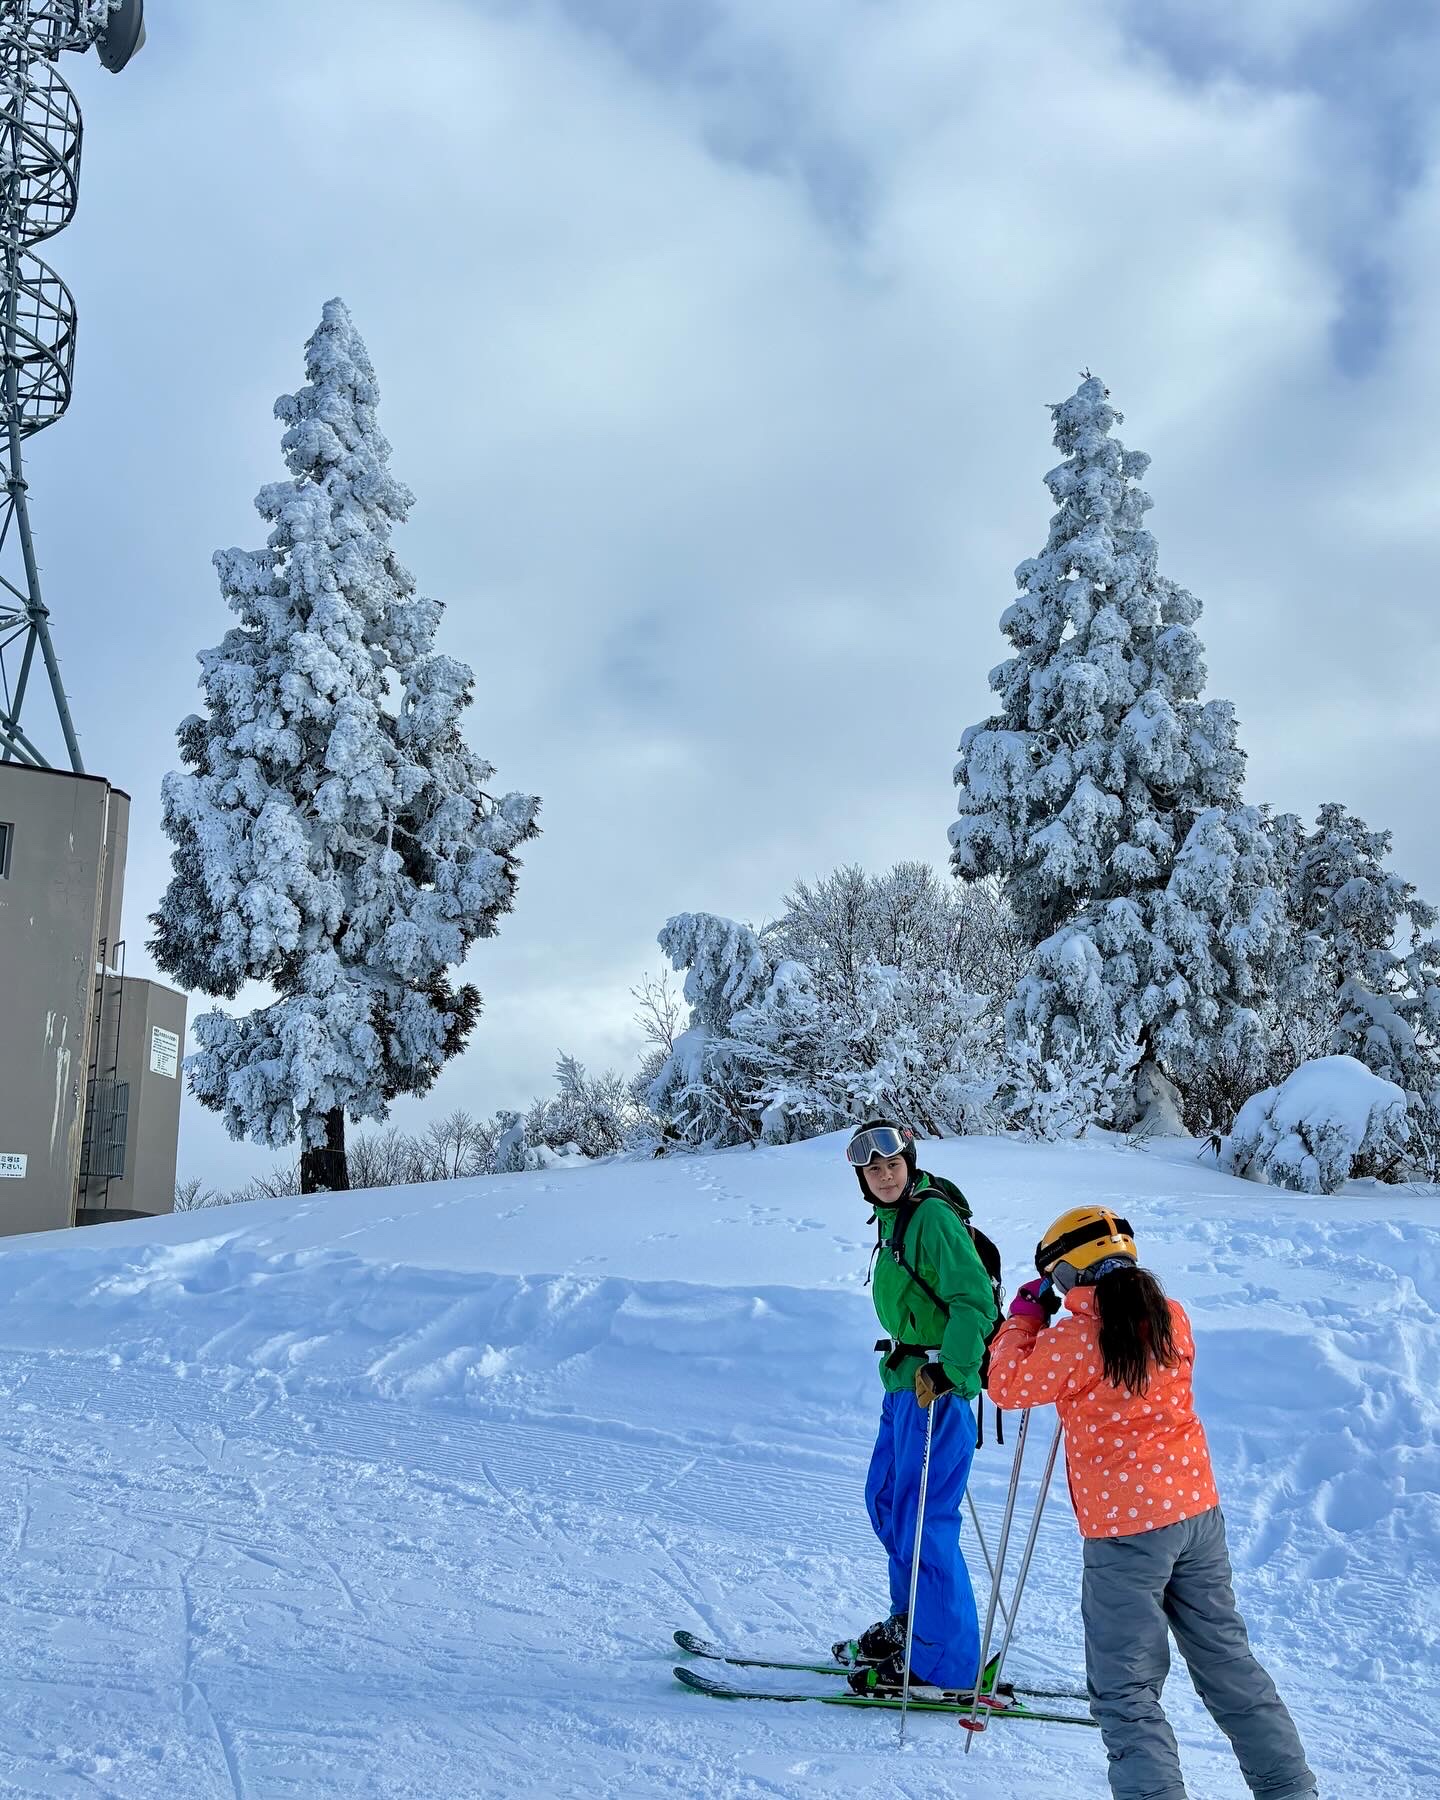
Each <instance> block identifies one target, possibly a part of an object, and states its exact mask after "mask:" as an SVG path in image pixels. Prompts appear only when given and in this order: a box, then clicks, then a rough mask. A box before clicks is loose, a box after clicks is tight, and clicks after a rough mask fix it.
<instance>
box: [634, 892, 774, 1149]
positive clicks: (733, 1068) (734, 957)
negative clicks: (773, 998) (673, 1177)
mask: <svg viewBox="0 0 1440 1800" xmlns="http://www.w3.org/2000/svg"><path fill="white" fill-rule="evenodd" d="M659 942H660V948H661V949H662V950H663V951H664V952H665V954H666V955H667V956H668V957H669V958H670V962H671V965H672V966H673V967H674V968H675V969H677V970H684V972H685V990H684V991H685V1000H686V1004H687V1005H688V1006H689V1008H690V1017H689V1022H688V1024H687V1026H686V1029H685V1030H684V1031H682V1032H681V1033H680V1035H679V1036H678V1037H677V1038H676V1039H675V1041H674V1047H673V1048H672V1050H671V1051H670V1054H669V1055H668V1056H667V1057H666V1059H665V1062H664V1064H663V1066H662V1067H661V1069H660V1073H659V1074H658V1075H657V1076H656V1077H655V1080H654V1082H653V1083H652V1085H651V1088H650V1093H649V1096H648V1100H649V1104H650V1106H651V1107H652V1108H653V1109H654V1111H655V1112H656V1113H658V1114H659V1115H660V1116H661V1118H663V1119H665V1120H667V1121H668V1122H669V1123H670V1124H671V1126H672V1127H673V1129H674V1130H675V1132H676V1134H677V1135H678V1136H679V1137H680V1138H681V1139H682V1140H683V1141H684V1142H685V1143H688V1144H691V1145H693V1146H694V1147H695V1148H696V1149H708V1150H715V1149H720V1148H723V1147H724V1146H725V1145H727V1144H748V1143H753V1142H754V1141H755V1138H756V1137H757V1135H758V1133H759V1123H758V1120H757V1118H756V1116H755V1113H754V1110H753V1108H752V1106H751V1104H750V1102H751V1098H752V1083H751V1081H750V1078H749V1075H748V1072H747V1070H746V1067H745V1065H744V1062H743V1059H742V1058H741V1057H740V1056H739V1055H738V1053H737V1048H736V1045H735V1042H734V1039H733V1035H732V1029H731V1027H732V1021H733V1019H734V1016H735V1014H736V1013H737V1012H739V1011H740V1010H741V1009H742V1008H744V1007H747V1006H749V1005H750V1004H751V1002H752V1001H754V1000H757V999H759V997H760V996H761V994H763V993H764V991H765V988H766V986H767V985H768V983H769V980H770V974H771V964H770V959H769V957H768V955H767V954H766V951H765V947H764V945H763V944H762V943H761V942H760V939H759V938H758V937H757V936H756V934H755V932H753V931H752V930H751V929H750V927H749V926H748V925H741V924H739V923H737V922H736V921H735V920H734V919H724V918H720V917H718V916H717V915H716V914H714V913H679V914H677V915H676V916H675V917H674V918H673V919H670V920H669V921H668V922H667V923H666V926H665V929H664V930H663V931H662V932H661V933H660V938H659Z"/></svg>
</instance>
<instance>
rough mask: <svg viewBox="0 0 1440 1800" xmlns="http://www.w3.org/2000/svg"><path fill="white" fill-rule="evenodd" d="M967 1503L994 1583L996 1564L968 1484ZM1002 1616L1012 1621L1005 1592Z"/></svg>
mask: <svg viewBox="0 0 1440 1800" xmlns="http://www.w3.org/2000/svg"><path fill="white" fill-rule="evenodd" d="M965 1504H966V1505H967V1506H968V1507H969V1508H970V1523H971V1524H972V1525H973V1526H974V1527H975V1536H976V1538H977V1540H978V1541H979V1544H980V1554H981V1555H982V1556H983V1557H984V1558H985V1573H986V1574H987V1575H988V1576H989V1577H990V1580H991V1583H992V1585H993V1583H994V1580H995V1565H994V1563H993V1562H992V1561H991V1560H990V1546H989V1545H988V1544H987V1543H986V1542H985V1533H984V1532H983V1531H982V1530H981V1528H980V1514H979V1512H978V1510H977V1509H976V1506H975V1496H974V1495H973V1494H972V1493H971V1492H970V1489H969V1487H968V1486H967V1487H966V1489H965ZM1000 1617H1001V1618H1002V1619H1003V1620H1004V1621H1005V1623H1006V1624H1007V1625H1008V1624H1009V1623H1010V1609H1009V1607H1008V1606H1006V1604H1005V1596H1004V1595H1003V1594H1002V1595H1001V1596H1000Z"/></svg>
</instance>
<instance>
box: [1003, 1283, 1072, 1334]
mask: <svg viewBox="0 0 1440 1800" xmlns="http://www.w3.org/2000/svg"><path fill="white" fill-rule="evenodd" d="M1059 1310H1060V1303H1059V1301H1058V1300H1057V1299H1056V1297H1055V1290H1054V1288H1053V1287H1052V1286H1051V1285H1050V1283H1049V1282H1048V1281H1044V1280H1036V1281H1027V1282H1026V1283H1025V1285H1024V1287H1022V1288H1021V1289H1020V1291H1019V1292H1018V1293H1017V1294H1016V1296H1015V1298H1014V1299H1013V1300H1012V1301H1011V1302H1010V1317H1011V1318H1012V1319H1033V1320H1034V1321H1035V1323H1036V1324H1037V1325H1048V1324H1049V1323H1050V1321H1051V1320H1052V1319H1053V1318H1054V1317H1055V1315H1056V1313H1057V1312H1059Z"/></svg>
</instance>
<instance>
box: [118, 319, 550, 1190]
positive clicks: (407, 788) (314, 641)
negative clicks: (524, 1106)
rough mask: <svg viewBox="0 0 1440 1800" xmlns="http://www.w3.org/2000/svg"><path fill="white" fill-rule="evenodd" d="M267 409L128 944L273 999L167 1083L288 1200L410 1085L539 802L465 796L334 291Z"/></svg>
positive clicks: (324, 1178)
mask: <svg viewBox="0 0 1440 1800" xmlns="http://www.w3.org/2000/svg"><path fill="white" fill-rule="evenodd" d="M305 373H306V378H307V379H306V385H305V386H304V387H303V388H301V389H300V391H299V392H298V393H296V394H286V395H282V396H281V398H280V399H279V400H278V401H277V402H276V405H275V412H276V416H277V417H278V418H279V419H280V420H281V421H282V422H283V423H284V425H285V427H286V430H285V432H284V436H283V438H282V440H281V444H282V449H283V451H284V455H285V460H286V463H287V465H288V467H289V470H290V477H291V478H290V479H289V480H288V481H280V482H275V483H273V484H271V485H269V486H267V487H265V488H263V489H262V490H261V492H260V494H259V495H258V496H257V498H256V503H255V504H256V507H257V510H258V511H259V513H260V515H261V517H262V518H263V519H264V520H265V521H266V523H267V524H268V525H269V526H270V527H271V531H270V536H269V538H268V540H267V542H266V545H265V547H264V549H261V550H253V551H243V550H227V551H221V552H218V553H217V555H216V557H215V564H216V568H217V569H218V571H219V575H220V584H221V590H222V593H223V594H224V597H225V601H226V604H227V605H228V606H229V607H230V609H231V611H232V612H233V613H234V614H235V615H236V623H235V624H234V625H233V626H232V627H231V629H230V630H229V631H228V632H227V633H226V634H225V637H224V639H223V640H222V642H221V643H220V644H219V646H218V647H217V648H215V649H213V650H208V651H204V652H202V654H201V656H200V659H199V660H200V664H201V670H202V676H201V686H202V689H203V692H204V695H205V701H206V711H205V713H204V714H203V715H200V716H192V717H190V718H187V719H186V720H185V721H184V722H183V723H182V724H181V726H180V730H179V740H180V748H181V754H182V756H183V758H184V761H185V764H186V770H185V772H183V773H177V774H172V775H170V776H168V777H167V778H166V781H165V784H164V804H165V826H166V830H167V831H168V832H169V834H170V836H171V838H172V839H173V840H174V844H175V848H174V852H173V862H174V870H175V873H174V876H173V878H172V880H171V882H170V885H169V888H168V889H167V891H166V893H165V896H164V898H163V900H162V902H161V906H160V910H159V911H158V912H157V913H155V914H154V915H153V923H154V926H155V936H154V938H153V939H152V941H151V949H152V951H153V953H154V955H155V959H156V961H157V962H158V963H159V965H160V967H161V968H163V969H164V970H166V971H167V972H168V973H169V974H171V975H173V976H174V977H175V978H176V979H177V980H178V981H180V982H182V983H183V984H184V985H185V986H186V987H190V988H201V989H203V990H204V991H205V992H207V993H210V994H218V995H223V996H225V997H227V998H233V997H234V996H235V995H236V993H238V991H239V989H240V988H241V986H242V985H243V984H244V983H245V982H247V981H261V982H266V983H268V984H269V985H270V987H271V988H272V989H273V991H274V993H275V995H276V996H277V997H276V998H275V999H274V1000H273V1002H272V1003H271V1004H269V1005H267V1006H263V1007H261V1008H259V1009H258V1010H256V1011H254V1012H252V1013H249V1014H246V1015H243V1016H235V1015H232V1014H228V1013H226V1012H224V1011H222V1010H220V1009H218V1008H217V1009H216V1010H214V1011H212V1012H209V1013H205V1014H202V1015H201V1016H200V1017H198V1018H197V1019H196V1021H195V1035H196V1039H197V1041H198V1043H199V1046H200V1048H199V1051H198V1052H197V1054H196V1055H195V1056H193V1057H192V1058H191V1059H190V1060H189V1063H188V1074H189V1078H190V1084H191V1088H192V1091H193V1092H194V1093H195V1094H196V1095H197V1097H198V1098H199V1099H200V1100H202V1101H203V1102H204V1103H205V1104H206V1105H207V1106H211V1107H213V1108H215V1109H216V1110H217V1111H220V1112H221V1113H222V1114H223V1116H224V1119H225V1123H226V1126H227V1128H228V1129H229V1131H230V1132H231V1134H232V1135H233V1136H235V1137H250V1138H253V1139H255V1140H257V1141H259V1142H262V1143H267V1144H283V1143H287V1142H289V1141H290V1140H291V1139H292V1138H293V1137H294V1136H295V1135H296V1133H297V1132H298V1133H299V1135H300V1139H301V1143H302V1176H303V1182H304V1186H305V1187H306V1188H307V1190H308V1189H313V1188H316V1187H337V1186H344V1185H346V1181H345V1169H344V1121H345V1115H346V1114H347V1113H348V1114H349V1115H350V1117H351V1118H352V1119H357V1120H358V1119H361V1118H375V1119H378V1118H383V1117H384V1115H385V1112H386V1104H387V1102H388V1101H389V1100H390V1099H391V1098H392V1097H393V1096H395V1095H397V1094H403V1093H422V1092H424V1091H425V1089H426V1088H428V1087H429V1086H430V1084H431V1083H432V1082H433V1081H434V1079H435V1077H436V1075H437V1074H438V1072H439V1070H440V1067H441V1065H442V1064H443V1062H444V1061H445V1059H446V1058H447V1057H449V1056H452V1055H454V1054H455V1052H456V1051H458V1050H459V1049H460V1048H461V1046H462V1045H463V1043H464V1041H465V1038H466V1035H467V1034H468V1032H469V1031H470V1029H471V1027H472V1026H473V1024H474V1022H475V1019H476V1017H477V1015H478V1012H479V1009H480V996H479V994H478V992H477V991H476V989H475V988H474V987H473V986H470V985H469V984H464V985H459V986H457V985H455V984H454V983H453V982H452V981H451V979H450V977H449V974H448V970H449V969H450V968H451V967H452V966H454V965H456V964H458V963H460V962H462V961H463V959H464V957H465V955H466V952H467V951H468V949H469V947H470V945H471V944H472V943H473V942H474V940H475V939H476V938H479V937H489V936H492V935H493V934H494V932H495V931H496V929H497V926H498V923H499V920H500V917H501V916H502V915H503V914H504V913H506V912H508V911H509V909H510V907H511V905H512V903H513V898H514V889H515V881H516V871H517V868H518V861H517V857H516V851H517V849H518V847H519V846H520V845H521V844H522V843H524V842H525V841H526V840H527V839H529V838H531V837H533V836H535V834H536V831H537V829H538V827H537V825H536V813H537V811H538V807H539V802H538V800H536V799H535V798H534V797H533V796H530V795H526V794H519V793H512V794H508V795H506V796H504V797H503V798H500V799H494V798H492V797H491V795H490V794H489V793H488V792H487V791H486V789H487V783H488V782H489V780H490V777H491V776H492V774H493V773H494V771H493V769H492V768H491V766H490V765H489V764H488V763H487V762H485V761H483V760H482V759H481V758H480V757H478V756H477V755H476V754H475V753H474V752H473V751H471V750H470V749H469V747H468V746H467V745H466V743H465V742H464V739H463V738H462V737H461V734H460V717H461V714H462V712H463V710H464V708H465V707H466V706H468V705H469V704H470V702H471V699H472V696H473V689H474V676H473V674H472V672H471V671H470V670H469V669H468V668H467V667H466V666H465V665H464V664H463V663H459V662H456V661H454V660H453V659H452V658H450V657H448V656H445V655H442V654H441V653H439V652H438V651H437V650H436V649H435V641H434V640H435V633H436V628H437V626H438V624H439V622H440V615H441V610H442V609H441V607H440V605H439V603H438V602H436V601H433V600H427V599H424V598H422V597H420V596H418V595H417V594H416V592H415V583H414V580H413V578H412V577H411V576H410V574H409V573H408V572H407V571H406V570H405V569H404V567H402V565H401V564H400V562H399V561H398V560H397V559H396V556H395V553H394V551H393V550H392V549H391V546H390V533H391V528H392V526H394V525H395V524H398V523H399V522H400V521H402V520H403V519H404V518H405V517H406V515H407V514H408V512H409V510H410V507H411V504H412V498H413V497H412V496H411V494H410V492H409V491H408V489H406V488H405V487H403V486H402V485H401V484H400V483H399V482H398V481H397V480H396V479H395V477H394V476H393V475H392V474H391V473H390V469H389V456H390V447H389V445H388V444H387V443H386V441H385V439H384V437H383V436H382V435H381V433H380V430H379V427H378V424H377V422H376V404H377V401H378V390H377V387H376V382H375V374H374V370H373V368H372V367H371V363H370V358H369V356H368V354H367V352H366V349H365V346H364V344H363V342H362V341H361V339H360V336H359V334H358V332H357V331H356V330H355V327H354V325H353V324H352V323H351V320H350V316H349V314H348V312H347V311H346V309H345V307H344V305H343V304H342V303H341V302H340V301H339V300H332V301H330V302H329V303H328V304H327V305H326V307H325V309H324V316H323V318H322V320H321V323H320V325H319V327H318V329H317V330H316V331H315V333H314V335H313V336H312V337H311V339H310V341H309V343H308V344H307V345H306V355H305Z"/></svg>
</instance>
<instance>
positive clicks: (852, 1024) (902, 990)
mask: <svg viewBox="0 0 1440 1800" xmlns="http://www.w3.org/2000/svg"><path fill="white" fill-rule="evenodd" d="M988 1008H989V1002H988V999H987V997H986V996H985V995H983V994H971V993H968V992H967V991H966V990H965V989H964V988H963V987H962V986H961V985H960V983H959V981H958V980H957V979H956V978H955V977H954V976H953V975H951V974H950V973H949V972H948V971H946V970H945V969H938V968H934V967H931V968H928V969H924V968H922V969H912V968H904V969H901V968H894V967H892V966H889V965H887V964H884V963H880V962H877V961H875V960H874V959H873V958H871V959H870V960H869V961H867V962H865V963H864V964H862V966H861V967H860V969H859V970H858V971H857V972H856V974H855V977H854V982H853V987H852V991H851V994H850V996H849V998H848V1000H846V1001H844V1002H839V1001H836V1002H832V1003H826V1002H824V1001H822V1000H821V999H820V997H819V995H818V993H817V991H816V984H815V981H814V978H813V976H812V975H811V973H810V971H809V970H808V969H806V968H805V967H804V966H803V965H802V964H800V963H797V962H794V961H786V962H782V963H781V964H780V965H779V966H778V967H777V968H776V970H775V972H774V975H773V976H772V978H771V981H770V985H769V987H768V988H767V989H766V991H765V992H764V994H762V995H761V996H760V998H759V999H758V1000H756V1001H755V1002H754V1003H753V1004H752V1005H750V1006H748V1007H746V1008H744V1009H742V1011H740V1012H739V1013H737V1014H736V1015H735V1016H734V1018H733V1019H732V1021H731V1036H732V1041H733V1044H734V1046H735V1055H736V1057H737V1059H738V1061H739V1063H740V1064H741V1066H742V1067H743V1068H745V1069H746V1070H748V1072H749V1075H750V1082H751V1100H750V1104H751V1106H752V1107H753V1108H754V1109H756V1110H757V1111H758V1112H759V1115H760V1121H761V1131H762V1135H763V1137H764V1138H765V1140H766V1142H768V1143H788V1142H791V1141H793V1140H794V1139H797V1138H805V1137H813V1136H815V1135H816V1134H818V1133H819V1132H823V1131H834V1130H836V1129H837V1128H838V1127H840V1126H842V1125H844V1124H846V1123H849V1122H852V1121H855V1120H858V1119H862V1118H867V1117H873V1116H875V1115H877V1114H888V1115H889V1116H891V1117H894V1118H900V1119H904V1120H906V1121H907V1122H908V1123H910V1124H912V1125H914V1126H915V1127H916V1128H917V1129H919V1130H921V1131H924V1132H926V1133H927V1134H928V1135H930V1136H934V1137H949V1136H955V1135H959V1134H962V1133H965V1132H970V1131H982V1130H985V1129H987V1128H988V1126H989V1125H990V1124H991V1123H992V1119H991V1116H990V1112H989V1107H990V1102H991V1100H992V1099H993V1097H994V1092H995V1081H994V1071H993V1068H992V1060H993V1059H992V1054H991V1042H990V1039H991V1033H990V1030H989V1027H988V1025H987V1023H986V1014H987V1011H988Z"/></svg>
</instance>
